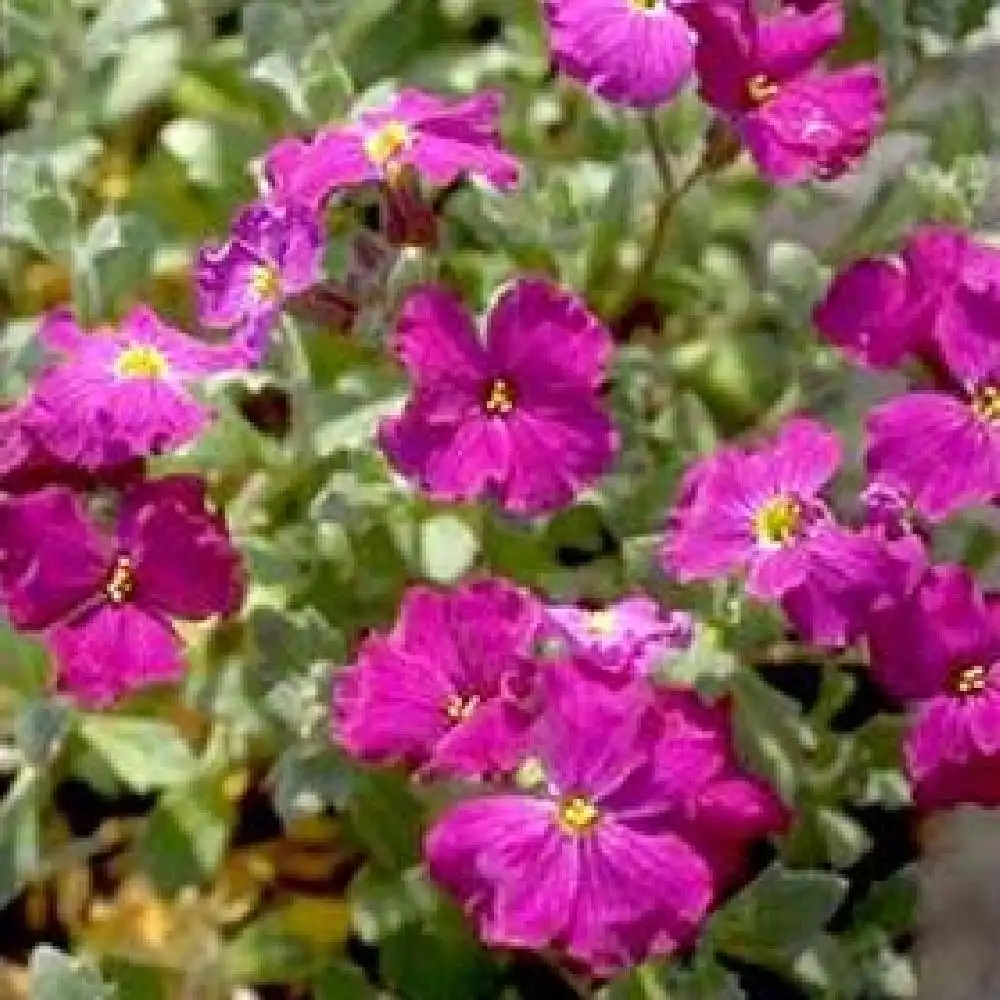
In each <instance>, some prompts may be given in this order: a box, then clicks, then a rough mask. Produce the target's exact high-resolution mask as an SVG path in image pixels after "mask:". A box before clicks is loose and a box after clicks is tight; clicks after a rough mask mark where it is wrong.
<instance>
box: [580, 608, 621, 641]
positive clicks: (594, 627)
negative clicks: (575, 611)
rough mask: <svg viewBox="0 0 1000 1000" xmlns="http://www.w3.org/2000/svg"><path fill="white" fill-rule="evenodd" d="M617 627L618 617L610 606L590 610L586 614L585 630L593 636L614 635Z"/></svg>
mask: <svg viewBox="0 0 1000 1000" xmlns="http://www.w3.org/2000/svg"><path fill="white" fill-rule="evenodd" d="M617 628H618V618H617V616H616V615H615V613H614V611H613V610H612V609H611V608H604V609H603V610H601V611H591V612H590V614H588V615H587V631H588V632H589V633H590V634H591V635H594V636H609V635H614V633H615V631H616V630H617Z"/></svg>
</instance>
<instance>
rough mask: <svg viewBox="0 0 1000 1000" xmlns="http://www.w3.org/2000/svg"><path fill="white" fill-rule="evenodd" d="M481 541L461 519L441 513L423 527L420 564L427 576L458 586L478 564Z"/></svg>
mask: <svg viewBox="0 0 1000 1000" xmlns="http://www.w3.org/2000/svg"><path fill="white" fill-rule="evenodd" d="M478 553H479V539H478V538H477V536H476V533H475V532H474V531H473V530H472V528H470V527H469V525H468V524H466V523H465V521H463V520H462V519H461V518H460V517H456V516H455V515H454V514H439V515H437V516H435V517H429V518H428V519H427V520H426V521H424V522H423V524H421V526H420V563H421V567H422V569H423V573H424V575H425V576H426V577H427V578H428V579H429V580H434V581H435V582H437V583H455V582H456V581H457V580H459V579H461V577H463V576H464V575H465V574H466V573H467V572H468V571H469V570H470V569H472V566H473V563H475V561H476V555H477V554H478Z"/></svg>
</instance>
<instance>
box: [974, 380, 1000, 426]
mask: <svg viewBox="0 0 1000 1000" xmlns="http://www.w3.org/2000/svg"><path fill="white" fill-rule="evenodd" d="M972 412H973V413H975V415H976V416H977V417H979V418H980V419H981V420H985V421H987V422H988V423H997V422H1000V388H998V387H997V386H995V385H984V386H983V387H982V388H980V389H977V390H976V391H975V392H974V393H973V394H972Z"/></svg>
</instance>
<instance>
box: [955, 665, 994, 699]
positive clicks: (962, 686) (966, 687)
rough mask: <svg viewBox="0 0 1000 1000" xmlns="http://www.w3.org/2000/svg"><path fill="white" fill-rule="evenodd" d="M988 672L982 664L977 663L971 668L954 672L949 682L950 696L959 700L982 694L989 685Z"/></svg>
mask: <svg viewBox="0 0 1000 1000" xmlns="http://www.w3.org/2000/svg"><path fill="white" fill-rule="evenodd" d="M989 679H990V672H989V670H987V669H986V667H984V666H983V665H982V664H980V663H977V664H974V665H973V666H971V667H961V668H960V669H958V670H956V671H955V672H954V673H953V674H952V675H951V678H950V680H949V685H950V687H951V691H952V694H956V695H958V696H959V697H960V698H968V697H970V696H972V695H977V694H982V693H983V692H984V691H985V690H986V685H987V683H989Z"/></svg>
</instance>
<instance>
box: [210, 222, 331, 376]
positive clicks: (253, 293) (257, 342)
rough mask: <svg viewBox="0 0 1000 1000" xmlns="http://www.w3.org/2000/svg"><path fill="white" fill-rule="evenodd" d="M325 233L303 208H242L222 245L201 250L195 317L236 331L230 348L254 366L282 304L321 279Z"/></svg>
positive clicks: (264, 347)
mask: <svg viewBox="0 0 1000 1000" xmlns="http://www.w3.org/2000/svg"><path fill="white" fill-rule="evenodd" d="M323 252H324V244H323V231H322V227H321V225H320V222H319V219H318V218H317V217H316V215H315V213H314V212H312V211H311V210H310V209H309V208H307V207H305V206H303V205H290V206H280V205H279V206H272V205H267V204H262V203H258V204H253V205H248V206H247V207H245V208H244V209H243V210H242V211H241V212H240V213H239V215H238V216H237V218H236V221H235V222H234V224H233V230H232V233H231V235H230V238H229V239H228V240H227V241H226V242H225V243H224V244H222V245H221V246H213V245H208V246H203V247H202V248H201V251H200V252H199V254H198V260H197V262H196V264H195V285H196V289H197V292H198V317H199V319H200V321H201V323H202V324H203V325H204V326H208V327H217V328H220V329H225V330H233V331H234V341H233V345H232V346H233V348H234V350H235V352H236V353H237V354H238V355H239V356H240V357H241V358H245V360H246V363H247V364H250V365H257V364H260V362H261V361H262V360H263V358H264V355H265V354H266V352H267V346H268V343H269V339H270V335H271V330H272V328H273V326H274V324H275V322H276V321H277V318H278V316H279V314H280V312H281V308H282V305H283V304H284V302H285V300H286V299H288V298H291V297H292V296H295V295H298V294H300V293H302V292H305V291H307V290H308V289H309V288H311V287H312V286H313V285H314V284H315V283H316V282H317V281H318V280H319V277H320V268H321V264H322V260H323Z"/></svg>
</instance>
